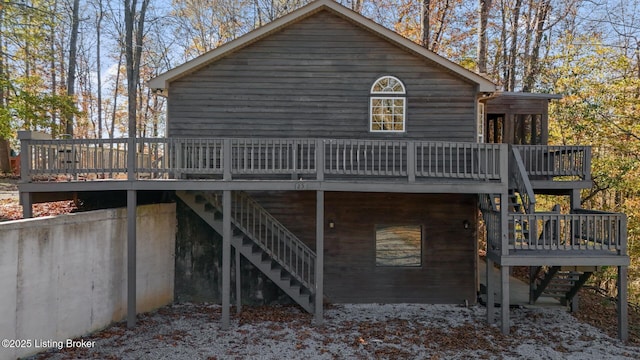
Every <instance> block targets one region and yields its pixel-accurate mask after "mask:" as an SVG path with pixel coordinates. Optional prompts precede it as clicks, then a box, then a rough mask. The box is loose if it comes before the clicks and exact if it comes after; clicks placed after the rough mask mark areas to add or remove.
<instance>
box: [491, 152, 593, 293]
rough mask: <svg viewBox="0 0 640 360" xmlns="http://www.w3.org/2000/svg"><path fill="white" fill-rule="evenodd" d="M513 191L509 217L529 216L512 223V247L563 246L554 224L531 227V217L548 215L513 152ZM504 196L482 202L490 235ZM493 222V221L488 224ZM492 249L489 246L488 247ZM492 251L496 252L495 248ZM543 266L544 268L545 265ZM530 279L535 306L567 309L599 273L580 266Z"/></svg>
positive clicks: (538, 271)
mask: <svg viewBox="0 0 640 360" xmlns="http://www.w3.org/2000/svg"><path fill="white" fill-rule="evenodd" d="M509 172H510V176H509V190H508V193H507V197H506V200H507V201H505V203H506V204H504V205H505V206H507V207H508V213H509V215H510V216H511V215H525V216H519V217H517V219H518V220H517V221H514V222H509V226H508V237H509V244H510V245H512V246H515V247H516V248H518V245H521V247H522V248H526V246H527V245H528V244H529V242H537V243H538V244H544V245H548V244H551V243H555V244H557V243H559V241H558V240H557V239H556V238H557V237H558V236H559V234H558V229H556V225H557V224H556V223H555V222H554V221H553V220H546V221H544V222H543V223H536V222H535V220H534V221H533V222H532V223H530V221H531V218H530V217H528V216H526V215H527V214H546V213H540V212H536V210H535V203H536V200H535V195H536V194H535V190H534V189H533V187H532V186H531V182H530V179H529V176H528V174H527V172H526V170H525V168H524V166H523V164H522V159H521V157H520V154H519V153H518V151H517V150H516V149H515V148H513V149H512V152H511V157H510V161H509ZM501 207H502V206H501V204H500V195H499V194H493V195H485V196H482V197H481V198H480V210H481V211H482V213H483V217H484V219H485V224H486V226H487V231H488V232H494V233H495V232H496V230H498V228H499V227H500V223H499V218H500V211H501ZM551 213H560V207H559V206H558V205H556V206H555V207H554V208H553V210H552V212H551ZM487 220H489V221H487ZM487 246H489V243H488V245H487ZM488 250H496V249H495V248H493V249H489V248H488ZM541 265H542V264H541ZM530 269H531V270H530V273H529V275H530V276H529V278H530V282H531V283H530V288H531V293H530V298H529V300H530V303H531V304H534V303H535V301H536V300H538V299H539V298H541V297H551V298H556V299H559V300H560V302H561V303H562V304H563V305H567V304H570V303H571V302H572V300H573V299H574V297H575V296H576V294H577V293H578V291H579V290H580V288H581V287H582V286H583V285H584V284H585V283H586V282H587V280H588V279H589V277H591V275H592V274H593V272H594V271H596V270H597V267H580V266H562V267H561V266H538V267H531V268H530Z"/></svg>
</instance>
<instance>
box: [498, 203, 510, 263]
mask: <svg viewBox="0 0 640 360" xmlns="http://www.w3.org/2000/svg"><path fill="white" fill-rule="evenodd" d="M500 237H501V238H502V243H501V244H500V256H508V255H509V195H508V194H507V193H506V192H502V193H501V194H500Z"/></svg>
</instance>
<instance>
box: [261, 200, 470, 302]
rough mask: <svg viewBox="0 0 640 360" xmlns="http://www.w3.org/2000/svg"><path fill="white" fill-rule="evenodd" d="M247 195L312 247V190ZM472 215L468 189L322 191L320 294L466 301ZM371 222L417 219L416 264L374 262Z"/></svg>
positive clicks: (361, 298)
mask: <svg viewBox="0 0 640 360" xmlns="http://www.w3.org/2000/svg"><path fill="white" fill-rule="evenodd" d="M251 195H252V196H253V197H254V198H255V199H257V200H258V201H259V202H260V203H261V204H262V205H263V206H264V207H265V208H266V209H267V210H268V211H269V212H271V213H272V214H273V215H275V216H276V217H277V218H278V220H280V221H281V222H282V223H283V225H285V226H286V227H288V228H289V229H290V230H291V231H293V232H294V233H295V234H296V235H297V236H299V237H300V238H301V239H302V240H304V241H305V242H306V243H308V245H309V246H310V247H311V248H315V192H256V193H252V194H251ZM476 214H477V206H476V200H475V196H473V195H461V194H440V195H433V194H380V193H331V192H329V193H326V195H325V219H326V223H325V294H326V296H327V297H328V299H329V301H331V302H335V303H371V302H383V303H400V302H413V303H462V302H463V301H464V300H467V301H469V302H470V303H473V302H474V301H475V291H476V288H475V284H476V280H475V279H476V273H475V265H476V258H477V252H476V240H475V239H476V231H475V229H476V225H475V224H476ZM329 221H333V222H334V224H335V227H334V228H333V229H330V228H329V227H328V223H329ZM465 221H468V222H469V228H468V229H465V228H464V222H465ZM377 224H386V225H389V224H398V225H421V226H422V229H423V247H422V250H423V251H422V253H423V255H422V266H421V267H419V268H391V267H376V256H375V225H377Z"/></svg>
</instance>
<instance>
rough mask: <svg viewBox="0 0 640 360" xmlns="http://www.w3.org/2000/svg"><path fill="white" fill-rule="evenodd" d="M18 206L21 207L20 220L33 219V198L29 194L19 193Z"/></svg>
mask: <svg viewBox="0 0 640 360" xmlns="http://www.w3.org/2000/svg"><path fill="white" fill-rule="evenodd" d="M20 205H22V218H24V219H28V218H32V217H33V198H32V196H31V193H29V192H20Z"/></svg>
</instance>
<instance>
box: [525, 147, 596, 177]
mask: <svg viewBox="0 0 640 360" xmlns="http://www.w3.org/2000/svg"><path fill="white" fill-rule="evenodd" d="M514 147H515V148H516V149H517V150H518V151H519V152H520V155H521V157H522V160H523V163H524V166H525V168H526V169H527V173H528V174H529V176H532V177H536V176H537V177H546V178H554V177H556V178H562V177H567V178H568V179H580V180H591V147H589V146H550V145H517V146H514Z"/></svg>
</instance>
